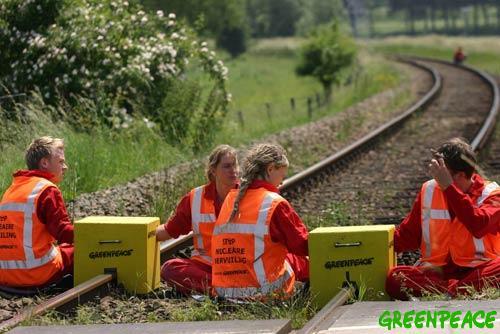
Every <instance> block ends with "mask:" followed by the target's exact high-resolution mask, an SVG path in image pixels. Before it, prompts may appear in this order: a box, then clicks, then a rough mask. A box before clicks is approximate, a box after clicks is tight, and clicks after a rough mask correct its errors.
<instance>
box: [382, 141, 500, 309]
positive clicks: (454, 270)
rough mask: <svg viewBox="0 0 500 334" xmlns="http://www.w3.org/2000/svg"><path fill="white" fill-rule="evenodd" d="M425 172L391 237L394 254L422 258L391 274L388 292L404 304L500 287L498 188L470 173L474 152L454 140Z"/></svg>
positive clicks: (463, 143)
mask: <svg viewBox="0 0 500 334" xmlns="http://www.w3.org/2000/svg"><path fill="white" fill-rule="evenodd" d="M429 171H430V174H431V175H432V177H433V179H432V180H430V181H427V182H425V183H424V184H423V186H422V188H421V191H420V193H419V195H418V196H417V199H416V200H415V203H414V204H413V208H412V210H411V212H410V213H409V215H408V216H407V217H406V218H405V219H404V220H403V222H402V223H401V224H400V225H399V226H398V228H397V229H396V233H395V235H394V246H395V249H396V252H403V251H410V250H415V249H420V252H421V258H420V260H419V261H418V262H417V263H416V264H415V265H414V266H397V267H394V268H393V269H392V270H390V272H389V274H388V277H387V281H386V291H387V293H388V294H389V295H390V296H391V297H392V298H395V299H400V300H406V299H408V298H409V297H411V296H415V297H419V296H422V295H423V294H426V293H431V294H432V293H444V294H448V295H450V296H455V295H456V294H457V293H467V292H468V290H470V289H476V290H480V289H482V288H483V287H496V288H499V287H500V257H499V255H500V187H499V186H498V184H497V183H495V182H489V181H486V180H484V179H483V178H482V177H481V176H480V175H479V174H477V173H476V172H475V171H476V156H475V153H474V152H473V151H472V149H471V147H470V146H469V145H468V144H467V143H466V142H465V141H463V140H461V139H459V138H453V139H451V140H449V141H447V142H445V143H443V144H442V145H441V146H440V147H439V148H438V149H437V152H435V154H434V158H433V159H432V160H431V162H430V164H429Z"/></svg>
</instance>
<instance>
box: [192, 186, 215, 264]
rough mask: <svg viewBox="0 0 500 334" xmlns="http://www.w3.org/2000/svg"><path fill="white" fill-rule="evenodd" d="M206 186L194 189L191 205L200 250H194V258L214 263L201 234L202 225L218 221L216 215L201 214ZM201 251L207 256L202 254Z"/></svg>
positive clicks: (194, 236) (195, 235)
mask: <svg viewBox="0 0 500 334" xmlns="http://www.w3.org/2000/svg"><path fill="white" fill-rule="evenodd" d="M204 188H205V186H200V187H197V188H195V189H194V194H193V202H192V204H191V224H192V226H193V238H196V242H197V243H196V245H197V247H198V249H196V248H195V249H194V251H193V253H192V256H200V257H202V258H203V259H205V260H207V261H209V262H210V263H211V262H212V258H211V257H210V256H209V255H206V254H208V253H207V249H206V247H205V245H204V243H203V236H202V235H201V232H200V223H214V224H215V221H216V218H215V214H213V213H201V200H202V196H203V189H204ZM200 250H201V251H203V252H204V253H205V254H201V253H200Z"/></svg>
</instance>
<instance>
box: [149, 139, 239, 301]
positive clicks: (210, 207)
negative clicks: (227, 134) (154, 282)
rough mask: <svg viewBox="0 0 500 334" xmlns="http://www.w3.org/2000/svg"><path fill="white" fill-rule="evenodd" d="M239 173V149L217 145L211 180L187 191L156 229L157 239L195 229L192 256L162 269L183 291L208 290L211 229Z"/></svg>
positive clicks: (211, 161) (166, 278) (168, 280)
mask: <svg viewBox="0 0 500 334" xmlns="http://www.w3.org/2000/svg"><path fill="white" fill-rule="evenodd" d="M238 174H239V165H238V157H237V152H236V150H235V149H234V148H232V147H231V146H229V145H219V146H217V147H216V148H215V149H214V150H213V151H212V152H211V154H210V156H209V158H208V163H207V167H206V177H207V179H208V181H209V182H208V183H207V184H205V185H202V186H200V187H197V188H194V189H192V190H191V191H190V192H188V193H187V194H186V195H185V196H184V197H183V198H182V199H181V201H180V202H179V204H178V205H177V208H176V210H175V213H174V214H173V215H172V216H171V217H170V219H169V220H168V222H167V223H165V224H163V225H160V226H159V227H158V228H157V230H156V239H157V240H158V241H163V240H168V239H171V238H178V237H179V236H180V235H186V234H188V233H189V232H191V231H193V244H194V251H193V253H192V254H191V258H190V259H180V258H175V259H171V260H168V261H167V262H165V263H164V264H163V266H162V268H161V277H162V279H163V280H164V281H165V282H166V283H167V284H168V285H171V286H174V287H175V288H176V290H177V291H179V292H181V293H183V294H190V293H193V292H195V293H206V292H208V290H209V289H210V287H211V280H212V259H211V257H210V249H211V248H210V245H211V238H212V231H213V227H214V224H215V220H216V218H217V216H218V215H219V211H220V208H221V206H222V202H223V201H224V198H225V197H226V195H227V193H228V192H229V190H231V189H233V188H236V187H237V186H238V182H239V179H238V176H239V175H238Z"/></svg>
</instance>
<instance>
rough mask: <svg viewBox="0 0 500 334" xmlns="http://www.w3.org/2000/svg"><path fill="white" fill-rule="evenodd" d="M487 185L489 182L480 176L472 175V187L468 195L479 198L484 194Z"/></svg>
mask: <svg viewBox="0 0 500 334" xmlns="http://www.w3.org/2000/svg"><path fill="white" fill-rule="evenodd" d="M486 185H487V182H485V180H484V179H483V178H482V177H481V175H479V174H473V175H472V185H471V187H470V188H469V190H468V191H467V195H469V196H471V197H472V198H478V197H479V196H481V194H482V193H483V190H484V187H485V186H486Z"/></svg>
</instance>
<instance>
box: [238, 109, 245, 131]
mask: <svg viewBox="0 0 500 334" xmlns="http://www.w3.org/2000/svg"><path fill="white" fill-rule="evenodd" d="M237 114H238V121H239V122H240V125H241V127H242V128H244V127H245V121H244V120H243V113H242V112H241V110H238V112H237Z"/></svg>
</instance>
